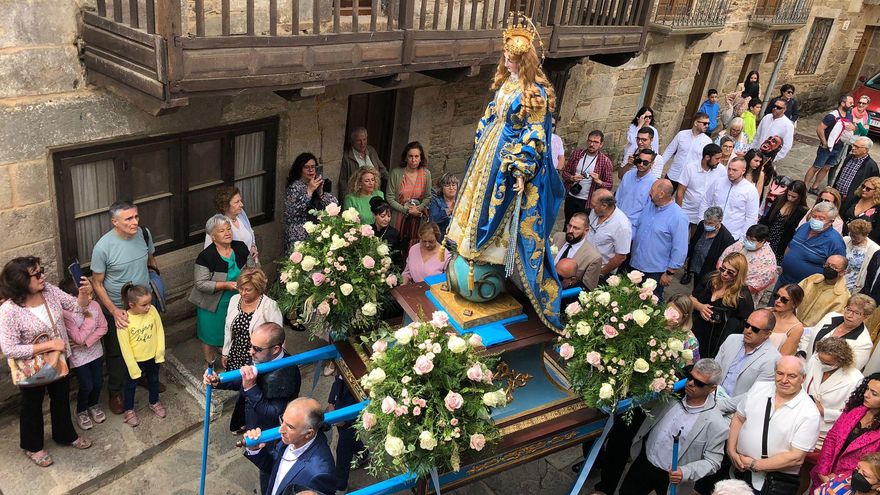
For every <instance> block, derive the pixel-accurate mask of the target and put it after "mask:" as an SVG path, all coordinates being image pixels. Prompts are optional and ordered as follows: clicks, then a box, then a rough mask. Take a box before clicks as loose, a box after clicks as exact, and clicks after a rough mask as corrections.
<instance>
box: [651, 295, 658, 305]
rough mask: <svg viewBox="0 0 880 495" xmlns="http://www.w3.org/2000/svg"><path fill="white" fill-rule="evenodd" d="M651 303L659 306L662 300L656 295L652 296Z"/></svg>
mask: <svg viewBox="0 0 880 495" xmlns="http://www.w3.org/2000/svg"><path fill="white" fill-rule="evenodd" d="M651 302H652V303H654V304H657V303H658V302H660V298H659V297H657V296H655V295H654V294H651Z"/></svg>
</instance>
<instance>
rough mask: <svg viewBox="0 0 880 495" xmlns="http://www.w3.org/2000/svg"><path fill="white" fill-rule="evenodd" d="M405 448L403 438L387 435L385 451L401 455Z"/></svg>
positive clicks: (393, 455) (397, 455)
mask: <svg viewBox="0 0 880 495" xmlns="http://www.w3.org/2000/svg"><path fill="white" fill-rule="evenodd" d="M403 450H404V448H403V440H401V439H399V438H397V437H395V436H391V435H388V436H387V437H385V452H388V455H390V456H391V457H400V456H401V454H403Z"/></svg>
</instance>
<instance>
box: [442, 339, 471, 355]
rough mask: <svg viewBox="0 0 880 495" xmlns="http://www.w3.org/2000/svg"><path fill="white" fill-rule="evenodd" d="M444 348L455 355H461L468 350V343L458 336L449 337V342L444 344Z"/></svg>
mask: <svg viewBox="0 0 880 495" xmlns="http://www.w3.org/2000/svg"><path fill="white" fill-rule="evenodd" d="M446 347H448V348H449V350H450V351H452V352H453V353H455V354H461V353H462V352H464V351H466V350H467V348H468V343H467V342H465V340H464V339H463V338H461V337H459V336H458V335H450V336H449V342H448V343H447V344H446Z"/></svg>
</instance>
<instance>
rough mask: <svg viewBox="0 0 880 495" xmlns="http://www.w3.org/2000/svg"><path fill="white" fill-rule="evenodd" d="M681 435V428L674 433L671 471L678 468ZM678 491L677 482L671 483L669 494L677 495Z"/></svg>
mask: <svg viewBox="0 0 880 495" xmlns="http://www.w3.org/2000/svg"><path fill="white" fill-rule="evenodd" d="M680 437H681V430H679V431H678V433H676V434H675V435H672V469H670V471H675V470H677V469H678V439H679V438H680ZM677 491H678V485H677V484H675V483H670V484H669V495H675V494H676V492H677Z"/></svg>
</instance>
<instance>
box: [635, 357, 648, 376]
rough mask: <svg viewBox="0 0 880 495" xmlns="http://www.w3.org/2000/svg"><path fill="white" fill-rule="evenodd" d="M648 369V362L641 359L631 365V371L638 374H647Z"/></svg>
mask: <svg viewBox="0 0 880 495" xmlns="http://www.w3.org/2000/svg"><path fill="white" fill-rule="evenodd" d="M649 368H650V366H648V362H647V361H645V360H644V359H642V358H638V359H636V362H635V363H633V370H634V371H636V372H638V373H647V372H648V369H649Z"/></svg>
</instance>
